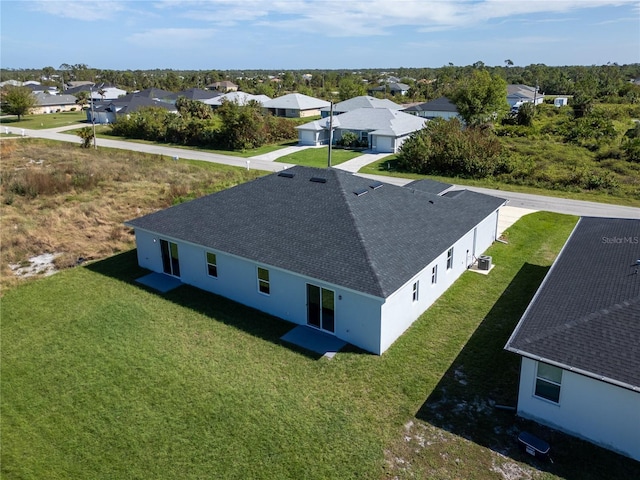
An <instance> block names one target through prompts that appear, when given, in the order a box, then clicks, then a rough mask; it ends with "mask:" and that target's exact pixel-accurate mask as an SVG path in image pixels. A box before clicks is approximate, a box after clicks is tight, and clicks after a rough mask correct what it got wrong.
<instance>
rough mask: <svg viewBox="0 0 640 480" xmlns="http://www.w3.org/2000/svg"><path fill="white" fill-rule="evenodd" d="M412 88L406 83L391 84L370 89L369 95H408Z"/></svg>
mask: <svg viewBox="0 0 640 480" xmlns="http://www.w3.org/2000/svg"><path fill="white" fill-rule="evenodd" d="M410 88H411V87H410V86H409V85H407V84H406V83H398V82H391V83H388V84H386V85H380V86H379V87H374V88H370V89H369V90H368V93H369V95H373V94H374V93H390V94H391V95H393V96H396V95H406V94H407V92H408V91H409V89H410Z"/></svg>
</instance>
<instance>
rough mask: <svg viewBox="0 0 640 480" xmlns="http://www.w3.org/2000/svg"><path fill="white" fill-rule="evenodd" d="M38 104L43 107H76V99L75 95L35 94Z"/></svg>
mask: <svg viewBox="0 0 640 480" xmlns="http://www.w3.org/2000/svg"><path fill="white" fill-rule="evenodd" d="M34 96H35V97H36V103H37V104H38V105H40V106H41V107H48V106H51V105H75V103H76V97H74V96H73V95H51V94H50V93H35V94H34Z"/></svg>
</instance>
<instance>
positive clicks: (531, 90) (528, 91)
mask: <svg viewBox="0 0 640 480" xmlns="http://www.w3.org/2000/svg"><path fill="white" fill-rule="evenodd" d="M536 95H537V96H542V95H540V94H536V88H535V87H530V86H529V85H522V84H516V85H507V98H523V99H527V100H533V99H534V98H535V97H536Z"/></svg>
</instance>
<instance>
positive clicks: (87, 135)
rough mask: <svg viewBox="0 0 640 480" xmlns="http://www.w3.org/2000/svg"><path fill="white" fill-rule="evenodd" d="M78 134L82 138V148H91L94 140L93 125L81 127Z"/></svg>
mask: <svg viewBox="0 0 640 480" xmlns="http://www.w3.org/2000/svg"><path fill="white" fill-rule="evenodd" d="M76 135H78V136H79V137H80V138H81V139H82V145H81V146H82V148H91V143H92V142H93V130H92V129H91V127H84V128H81V129H80V130H78V133H76Z"/></svg>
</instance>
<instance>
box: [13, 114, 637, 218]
mask: <svg viewBox="0 0 640 480" xmlns="http://www.w3.org/2000/svg"><path fill="white" fill-rule="evenodd" d="M82 126H86V125H72V126H67V127H61V128H54V129H50V130H29V129H21V128H16V127H3V129H4V128H6V129H8V131H9V132H10V133H13V134H17V135H22V133H23V132H24V135H25V136H27V137H37V138H47V139H50V140H58V141H62V142H72V143H80V142H81V139H80V138H79V137H78V136H76V135H73V134H67V133H63V132H64V130H69V129H73V128H81V127H82ZM97 145H98V147H107V148H117V149H121V150H131V151H136V152H144V153H151V154H154V155H164V156H168V157H171V158H178V159H180V158H182V159H191V160H201V161H205V162H214V163H221V164H224V165H232V166H236V167H243V168H252V169H258V170H265V171H269V172H277V171H280V170H284V169H286V168H289V167H291V166H292V165H291V164H287V163H280V162H274V161H273V160H274V159H275V158H276V156H277V155H275V154H272V155H270V156H268V159H265V156H262V158H240V157H233V156H230V155H221V154H217V153H208V152H202V151H199V150H188V149H182V148H174V147H166V146H162V145H149V144H144V143H135V142H125V141H122V140H111V139H105V138H98V139H97ZM290 150H291V149H288V150H287V153H291V152H290ZM351 162H353V165H350V162H345V163H343V164H341V165H340V168H341V169H344V170H349V171H353V170H356V167H357V168H359V163H361V160H359V159H358V158H356V159H354V160H352V161H351ZM364 176H367V177H370V178H376V179H378V180H380V181H383V182H386V183H391V184H394V185H405V184H407V183H409V182H411V180H409V179H405V178H396V177H386V176H379V175H364ZM464 188H466V189H468V190H473V191H476V192H480V193H486V194H488V195H494V196H497V197H501V198H504V199H506V200H508V201H509V203H508V205H509V206H512V207H519V208H526V209H530V210H545V211H550V212H556V213H565V214H569V215H578V216H590V217H614V218H634V219H639V218H640V208H635V207H625V206H620V205H611V204H605V203H597V202H588V201H583V200H571V199H566V198H557V197H548V196H544V195H534V194H530V193H517V192H509V191H506V190H493V189H488V188H479V187H468V186H456V189H464Z"/></svg>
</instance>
